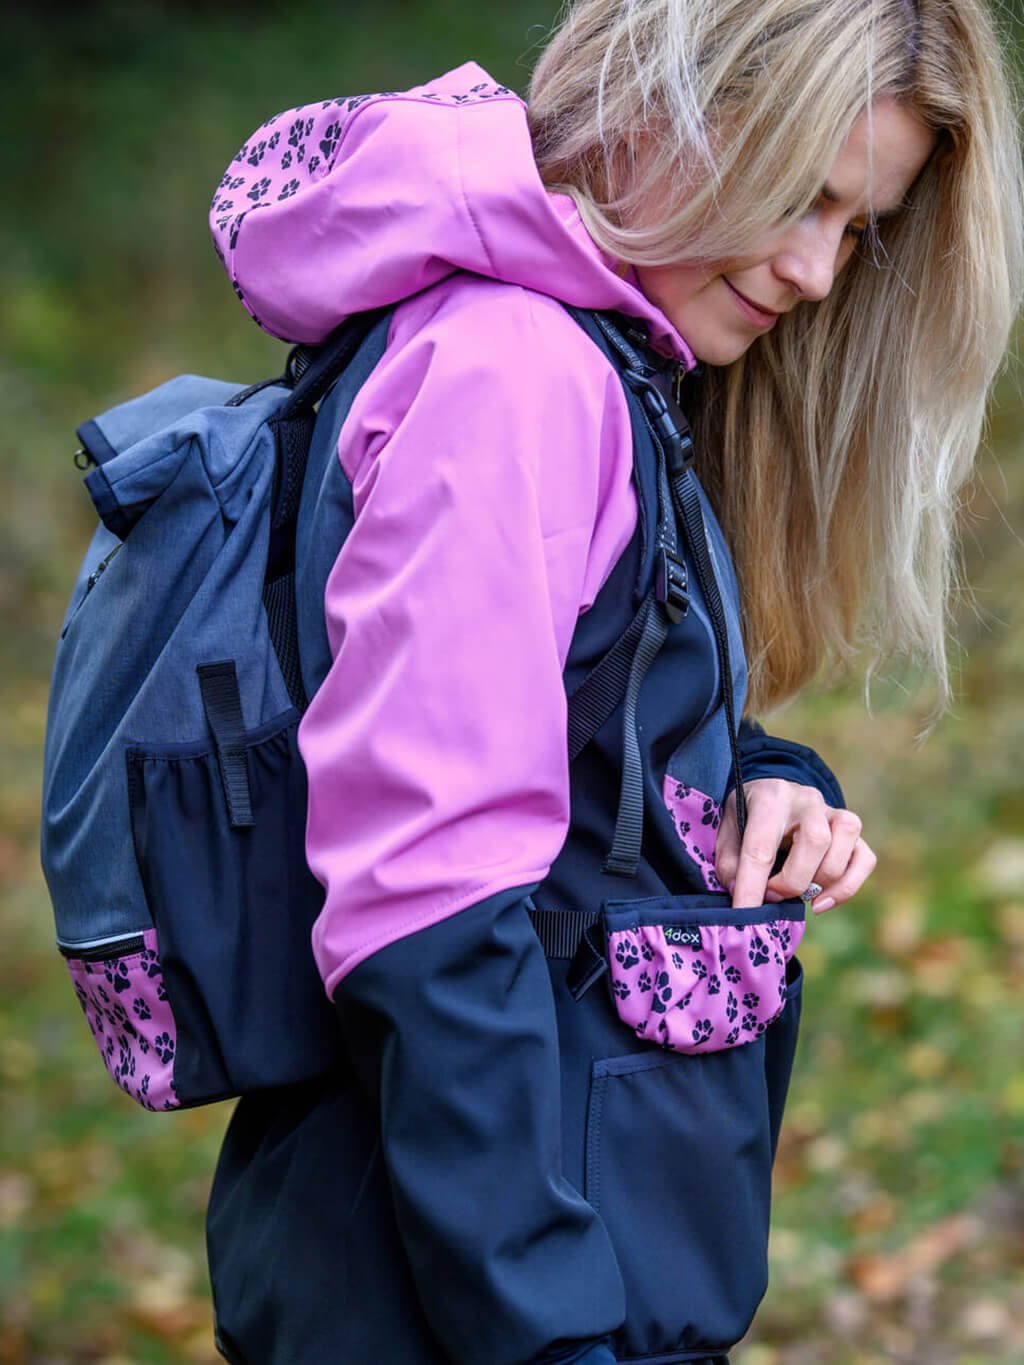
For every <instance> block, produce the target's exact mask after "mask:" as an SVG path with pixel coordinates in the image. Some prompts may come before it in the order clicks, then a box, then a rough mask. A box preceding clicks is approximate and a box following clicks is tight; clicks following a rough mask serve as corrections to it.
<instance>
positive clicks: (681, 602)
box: [654, 548, 690, 625]
mask: <svg viewBox="0 0 1024 1365" xmlns="http://www.w3.org/2000/svg"><path fill="white" fill-rule="evenodd" d="M654 596H655V598H656V599H657V601H659V602H661V603H662V604H663V605H664V608H665V611H666V612H667V613H668V619H669V620H670V621H671V622H672V624H673V625H675V624H676V623H677V622H679V621H681V620H682V619H683V617H684V616H685V615H686V613H687V612H688V611H689V610H690V593H689V580H688V578H687V575H686V565H685V563H684V562H683V561H682V560H681V559H680V558H679V556H678V555H674V554H673V553H672V551H671V550H666V549H664V548H662V549H660V550H659V551H658V558H657V561H656V564H655V570H654Z"/></svg>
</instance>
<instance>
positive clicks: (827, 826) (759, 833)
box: [715, 777, 878, 915]
mask: <svg viewBox="0 0 1024 1365" xmlns="http://www.w3.org/2000/svg"><path fill="white" fill-rule="evenodd" d="M744 790H745V792H746V794H747V827H746V831H745V833H744V836H743V844H742V847H741V846H740V840H739V832H738V830H737V827H736V794H735V792H733V793H730V795H729V798H728V800H727V801H726V803H725V806H724V808H723V811H722V823H721V826H720V827H719V830H718V842H717V844H716V846H715V871H716V872H717V874H718V880H719V881H720V882H721V883H722V885H723V886H725V887H728V888H729V891H730V893H731V895H732V903H733V905H735V906H755V905H761V904H763V903H764V902H765V901H779V900H785V899H787V898H789V897H791V896H800V895H802V894H803V892H804V891H806V889H807V887H808V886H810V884H811V882H817V884H818V885H819V886H820V887H821V894H820V895H819V896H817V897H816V898H815V900H814V902H813V904H812V906H811V909H812V910H813V911H814V913H815V914H816V915H818V914H821V913H822V912H823V911H825V910H831V909H832V907H833V905H841V904H842V903H843V901H848V900H849V899H850V898H851V896H854V895H856V893H857V892H858V891H859V890H860V888H861V887H862V886H863V885H864V883H865V882H866V881H867V879H868V877H870V876H871V873H872V872H873V871H874V870H875V864H876V863H877V861H878V859H877V858H876V857H875V854H874V853H873V852H872V850H871V849H870V847H869V846H868V845H867V844H866V843H865V842H864V840H863V839H862V838H861V837H860V830H861V822H860V817H859V816H857V815H855V814H854V813H853V811H851V810H837V809H835V808H834V807H832V806H828V805H826V804H825V798H824V797H823V796H822V795H821V793H820V792H819V791H818V790H817V788H815V787H805V786H802V785H801V784H799V783H797V782H786V781H784V780H782V779H781V778H769V777H762V778H757V779H756V780H755V781H753V782H747V783H745V784H744ZM783 847H787V848H788V852H787V854H786V860H785V862H784V863H783V864H782V867H781V868H780V869H779V871H778V872H777V873H776V874H775V876H774V877H773V876H772V875H771V870H772V868H773V867H774V865H775V859H776V857H777V855H778V852H779V849H780V848H783Z"/></svg>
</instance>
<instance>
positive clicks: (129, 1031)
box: [68, 930, 181, 1109]
mask: <svg viewBox="0 0 1024 1365" xmlns="http://www.w3.org/2000/svg"><path fill="white" fill-rule="evenodd" d="M143 944H144V947H143V949H142V951H141V952H138V953H132V954H130V955H129V956H128V957H121V958H114V959H113V960H112V961H109V962H83V961H82V960H81V959H79V958H69V959H68V970H69V971H70V973H71V980H72V983H73V984H74V988H75V995H76V996H77V997H78V1003H79V1004H80V1005H81V1007H82V1012H83V1013H84V1015H85V1017H86V1020H87V1021H88V1024H89V1028H90V1029H91V1030H92V1036H93V1038H94V1039H95V1040H96V1046H97V1047H98V1048H99V1050H100V1056H101V1057H102V1058H103V1062H104V1065H105V1066H106V1068H107V1070H108V1071H109V1072H110V1075H111V1077H112V1078H113V1080H114V1081H115V1082H116V1083H117V1084H118V1085H119V1086H120V1087H121V1089H122V1090H123V1091H124V1092H125V1094H126V1095H130V1096H131V1097H132V1099H133V1100H137V1101H138V1103H139V1104H141V1105H143V1107H144V1108H146V1109H177V1108H179V1107H180V1104H181V1101H180V1100H179V1099H178V1096H177V1093H176V1091H175V1086H174V1056H175V1050H176V1047H177V1030H176V1026H175V1022H174V1016H173V1014H172V1013H171V1007H170V1005H169V1004H168V1002H167V992H166V990H165V989H164V977H163V968H162V967H161V965H160V957H159V954H158V952H157V944H156V934H155V933H154V932H153V930H147V931H146V933H145V934H144V935H143Z"/></svg>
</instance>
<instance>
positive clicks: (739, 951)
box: [603, 895, 806, 1054]
mask: <svg viewBox="0 0 1024 1365" xmlns="http://www.w3.org/2000/svg"><path fill="white" fill-rule="evenodd" d="M805 915H806V910H805V907H804V903H803V901H796V900H790V901H782V902H779V903H778V904H775V905H761V906H756V907H753V908H751V909H734V908H733V907H732V906H731V905H730V904H729V898H728V896H724V895H723V896H716V895H708V896H672V897H653V898H651V899H649V900H641V901H609V902H607V903H606V905H605V907H604V914H603V918H604V930H605V935H606V942H607V956H608V966H609V986H610V989H611V994H612V999H613V1001H614V1004H615V1009H616V1012H617V1014H618V1016H619V1018H620V1019H621V1020H622V1022H623V1023H624V1024H626V1025H627V1026H628V1027H629V1028H630V1029H632V1030H633V1032H634V1033H635V1034H636V1036H637V1037H638V1038H643V1039H645V1040H646V1041H648V1042H651V1043H655V1044H657V1045H658V1046H660V1047H664V1048H670V1049H671V1050H672V1051H674V1052H684V1053H691V1054H692V1053H707V1052H718V1051H721V1050H722V1049H725V1048H733V1047H739V1046H742V1045H744V1044H747V1043H750V1042H752V1041H753V1040H754V1039H756V1038H760V1037H761V1035H762V1034H763V1033H764V1031H765V1029H766V1028H767V1027H768V1025H769V1024H770V1023H771V1022H772V1021H773V1020H774V1019H777V1018H778V1016H779V1015H780V1014H781V1013H782V1010H783V1008H784V1007H785V1004H786V999H787V996H788V993H789V986H788V983H787V979H786V977H787V964H788V962H789V961H790V959H791V958H792V957H793V954H794V953H795V952H796V949H797V946H798V945H799V943H800V940H801V938H802V937H803V932H804V928H805Z"/></svg>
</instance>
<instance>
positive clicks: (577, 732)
mask: <svg viewBox="0 0 1024 1365" xmlns="http://www.w3.org/2000/svg"><path fill="white" fill-rule="evenodd" d="M653 602H654V596H653V594H652V593H649V594H648V595H647V596H646V597H645V598H644V600H643V602H641V604H640V607H639V610H638V611H637V613H636V615H635V616H634V617H633V619H632V621H631V622H630V623H629V626H628V628H627V630H626V631H625V633H624V634H623V635H620V636H619V639H618V641H617V642H616V643H615V644H614V645H613V646H612V648H611V649H610V650H609V651H608V653H607V654H606V655H605V656H604V658H603V659H602V660H601V661H600V663H598V664H595V665H594V667H593V668H592V669H591V670H590V672H589V673H588V674H587V676H586V677H585V678H584V679H583V681H582V682H581V683H580V685H579V687H577V688H576V690H575V691H574V692H573V693H572V694H571V696H570V697H569V762H570V763H572V762H573V760H574V759H575V758H576V757H577V756H578V755H579V754H581V753H582V752H583V750H584V749H585V748H586V747H587V745H588V744H589V743H590V741H591V740H592V739H593V738H594V736H595V735H596V734H597V732H598V730H600V728H601V726H602V725H603V724H604V723H605V721H606V720H608V718H609V717H610V716H611V715H612V714H613V713H614V711H615V708H616V707H617V706H618V704H619V702H620V701H621V700H622V698H623V697H624V696H625V694H626V688H627V687H628V685H629V673H630V669H631V668H632V666H633V656H634V655H635V654H636V651H637V646H638V645H639V643H640V639H641V637H642V635H643V632H644V625H645V623H646V621H647V618H648V616H649V615H650V614H651V611H652V608H653Z"/></svg>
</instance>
